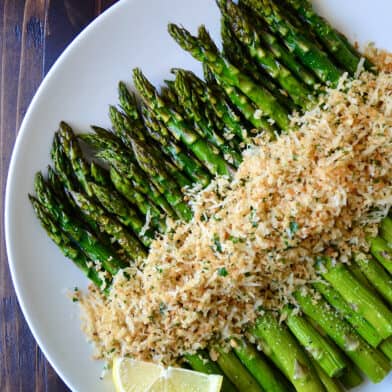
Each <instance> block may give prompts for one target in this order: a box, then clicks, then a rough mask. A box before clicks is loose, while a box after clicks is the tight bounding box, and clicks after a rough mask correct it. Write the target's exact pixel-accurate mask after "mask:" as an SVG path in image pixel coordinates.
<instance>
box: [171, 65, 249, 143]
mask: <svg viewBox="0 0 392 392" xmlns="http://www.w3.org/2000/svg"><path fill="white" fill-rule="evenodd" d="M172 72H173V73H174V74H175V75H177V73H179V72H181V73H182V75H183V77H184V78H187V80H188V81H189V83H191V85H192V88H193V89H194V90H195V91H197V93H198V96H199V98H200V100H201V101H202V102H203V103H204V104H205V105H206V106H210V107H211V108H212V110H213V111H214V112H215V114H216V116H217V117H218V118H219V119H220V120H221V121H222V122H223V123H224V125H225V127H226V128H227V130H228V132H229V133H231V134H233V135H236V136H237V137H239V139H240V140H241V141H244V140H246V139H247V131H246V126H244V125H243V119H242V118H241V116H240V115H238V114H237V113H236V112H235V111H234V110H233V107H232V106H231V104H230V102H229V100H228V97H227V96H226V95H225V94H224V92H223V91H222V89H221V88H220V87H219V86H218V85H216V84H215V85H212V84H211V83H209V84H207V83H206V82H204V81H202V80H201V79H199V78H198V77H197V76H196V75H195V74H194V73H193V72H191V71H186V70H183V69H180V70H179V69H172Z"/></svg>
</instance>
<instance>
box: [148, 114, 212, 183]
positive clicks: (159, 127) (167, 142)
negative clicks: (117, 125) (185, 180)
mask: <svg viewBox="0 0 392 392" xmlns="http://www.w3.org/2000/svg"><path fill="white" fill-rule="evenodd" d="M143 115H144V121H145V123H146V126H147V132H148V134H149V135H150V136H151V138H152V139H154V140H155V141H156V142H157V143H159V144H160V146H161V149H162V151H163V152H164V153H165V154H166V155H167V156H169V157H170V158H171V159H172V161H173V162H174V164H175V165H176V166H177V168H178V169H179V170H180V171H184V172H185V173H186V174H187V175H188V176H189V177H190V178H191V179H192V180H193V181H194V182H195V183H197V184H200V185H201V186H203V187H204V186H207V185H208V184H209V183H210V181H211V176H210V175H209V174H208V172H207V171H206V170H205V169H204V168H203V166H202V164H201V163H200V162H199V161H198V160H197V158H196V157H192V156H191V155H190V154H189V152H186V151H184V149H183V148H182V146H180V145H179V144H178V143H176V142H175V141H174V140H173V139H172V137H171V135H170V133H169V131H168V130H167V129H166V127H165V126H164V125H163V124H162V123H160V122H159V121H158V120H156V119H155V118H154V117H153V116H151V114H150V113H148V111H147V109H146V110H144V111H143Z"/></svg>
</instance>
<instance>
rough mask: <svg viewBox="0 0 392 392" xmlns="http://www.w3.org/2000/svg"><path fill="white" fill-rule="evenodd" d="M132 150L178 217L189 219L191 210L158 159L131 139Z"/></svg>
mask: <svg viewBox="0 0 392 392" xmlns="http://www.w3.org/2000/svg"><path fill="white" fill-rule="evenodd" d="M132 145H133V151H134V153H135V156H136V159H137V160H138V163H139V165H140V167H141V168H142V169H143V170H144V171H145V172H146V173H147V174H148V175H149V177H150V179H151V181H153V183H154V185H155V186H156V187H157V189H159V190H160V192H161V193H162V194H163V195H164V197H165V199H166V200H167V202H168V203H169V204H170V205H171V207H172V208H173V210H174V211H176V213H177V214H178V216H179V217H180V218H182V219H183V220H185V221H189V220H190V219H191V218H192V210H191V209H190V207H189V206H188V205H187V204H186V203H185V202H184V201H183V195H182V193H181V190H180V189H179V187H178V185H177V183H175V182H174V180H173V179H172V177H170V175H169V174H168V173H167V171H166V170H165V168H164V167H161V166H160V163H159V161H158V160H157V159H156V158H155V156H154V155H153V154H151V153H150V152H149V151H148V150H147V149H146V148H144V146H143V145H142V144H141V143H140V142H138V141H136V140H133V142H132Z"/></svg>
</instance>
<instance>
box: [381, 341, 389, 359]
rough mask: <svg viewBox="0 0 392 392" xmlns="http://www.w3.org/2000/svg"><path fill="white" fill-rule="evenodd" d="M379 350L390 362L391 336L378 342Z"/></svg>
mask: <svg viewBox="0 0 392 392" xmlns="http://www.w3.org/2000/svg"><path fill="white" fill-rule="evenodd" d="M380 350H381V351H382V352H383V353H384V354H385V356H386V357H387V358H388V359H389V360H390V361H391V362H392V338H388V339H386V340H384V341H383V342H382V343H381V344H380Z"/></svg>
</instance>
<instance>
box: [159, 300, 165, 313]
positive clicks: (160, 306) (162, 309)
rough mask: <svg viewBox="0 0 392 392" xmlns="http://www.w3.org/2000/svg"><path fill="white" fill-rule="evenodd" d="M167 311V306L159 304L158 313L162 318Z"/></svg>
mask: <svg viewBox="0 0 392 392" xmlns="http://www.w3.org/2000/svg"><path fill="white" fill-rule="evenodd" d="M166 310H167V305H166V304H165V303H164V302H161V303H160V304H159V313H160V314H161V315H162V316H163V315H164V314H165V312H166Z"/></svg>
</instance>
